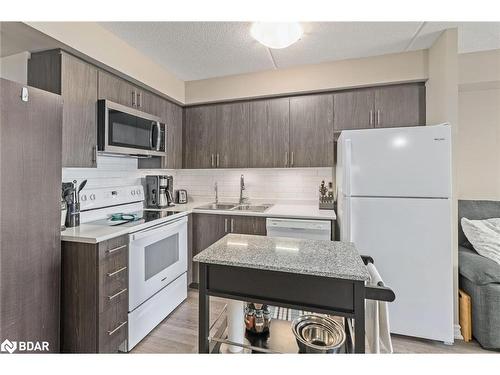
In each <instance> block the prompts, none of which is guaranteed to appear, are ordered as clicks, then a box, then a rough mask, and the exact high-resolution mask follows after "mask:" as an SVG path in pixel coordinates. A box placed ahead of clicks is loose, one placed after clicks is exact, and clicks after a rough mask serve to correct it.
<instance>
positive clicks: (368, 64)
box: [186, 50, 427, 104]
mask: <svg viewBox="0 0 500 375" xmlns="http://www.w3.org/2000/svg"><path fill="white" fill-rule="evenodd" d="M425 79H427V50H420V51H412V52H403V53H396V54H390V55H382V56H373V57H366V58H359V59H349V60H340V61H331V62H326V63H322V64H310V65H303V66H297V67H292V68H286V69H276V70H268V71H263V72H256V73H248V74H238V75H232V76H225V77H219V78H211V79H204V80H198V81H188V82H186V103H187V104H195V103H207V102H214V101H221V100H231V99H242V98H255V97H259V96H270V95H280V94H281V95H282V94H289V93H307V92H314V91H325V90H333V89H342V88H349V87H362V86H375V85H381V84H387V83H398V82H409V81H422V80H425Z"/></svg>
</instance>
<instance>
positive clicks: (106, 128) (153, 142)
mask: <svg viewBox="0 0 500 375" xmlns="http://www.w3.org/2000/svg"><path fill="white" fill-rule="evenodd" d="M97 116H98V119H97V123H98V126H97V129H98V132H97V142H98V150H99V151H101V152H104V153H112V154H125V155H134V156H165V155H166V151H167V131H166V126H165V124H163V123H161V121H160V118H159V117H156V116H153V115H150V114H148V113H145V112H141V111H138V110H136V109H133V108H130V107H127V106H124V105H121V104H118V103H113V102H111V101H109V100H98V101H97Z"/></svg>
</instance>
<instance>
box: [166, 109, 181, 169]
mask: <svg viewBox="0 0 500 375" xmlns="http://www.w3.org/2000/svg"><path fill="white" fill-rule="evenodd" d="M164 102H165V104H164V108H165V109H166V116H165V120H164V121H165V124H166V125H167V157H166V158H165V166H164V167H165V168H169V169H181V168H182V107H181V106H178V105H177V104H173V103H170V102H167V101H164ZM162 121H163V117H162Z"/></svg>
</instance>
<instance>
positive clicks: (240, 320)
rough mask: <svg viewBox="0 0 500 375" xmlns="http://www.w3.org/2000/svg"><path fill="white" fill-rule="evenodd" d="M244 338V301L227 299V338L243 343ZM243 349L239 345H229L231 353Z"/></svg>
mask: <svg viewBox="0 0 500 375" xmlns="http://www.w3.org/2000/svg"><path fill="white" fill-rule="evenodd" d="M244 338H245V311H244V303H243V302H241V301H235V300H229V301H228V304H227V339H228V340H229V341H232V342H237V343H241V344H243V339H244ZM242 350H243V348H242V347H240V346H235V345H230V346H229V351H230V352H231V353H239V352H241V351H242Z"/></svg>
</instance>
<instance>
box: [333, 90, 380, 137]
mask: <svg viewBox="0 0 500 375" xmlns="http://www.w3.org/2000/svg"><path fill="white" fill-rule="evenodd" d="M374 99H375V92H374V90H372V89H361V90H350V91H341V92H338V93H335V94H333V114H334V121H333V127H334V129H335V130H336V131H337V130H345V129H365V128H373V124H374V118H375V117H374V116H375V115H374V111H375V108H374Z"/></svg>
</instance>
